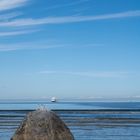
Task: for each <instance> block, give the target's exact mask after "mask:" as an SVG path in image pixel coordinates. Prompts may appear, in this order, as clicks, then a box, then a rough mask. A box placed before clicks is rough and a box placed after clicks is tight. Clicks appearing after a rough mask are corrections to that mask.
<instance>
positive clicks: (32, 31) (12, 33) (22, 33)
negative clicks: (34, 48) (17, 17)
mask: <svg viewBox="0 0 140 140" xmlns="http://www.w3.org/2000/svg"><path fill="white" fill-rule="evenodd" d="M37 31H38V30H27V31H26V30H24V31H12V32H0V37H5V36H16V35H24V34H29V33H34V32H37Z"/></svg>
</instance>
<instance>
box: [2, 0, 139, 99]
mask: <svg viewBox="0 0 140 140" xmlns="http://www.w3.org/2000/svg"><path fill="white" fill-rule="evenodd" d="M139 37H140V0H0V99H27V98H33V99H46V98H50V97H52V96H56V97H57V98H79V99H86V98H87V99H100V98H131V99H133V98H140V86H139V83H140V64H139V61H140V39H139Z"/></svg>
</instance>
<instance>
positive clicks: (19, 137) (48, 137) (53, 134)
mask: <svg viewBox="0 0 140 140" xmlns="http://www.w3.org/2000/svg"><path fill="white" fill-rule="evenodd" d="M11 140H74V137H73V135H72V134H71V132H70V130H69V128H68V127H67V126H66V125H65V123H64V122H63V121H62V120H61V119H60V118H59V117H58V116H57V115H56V114H55V113H54V112H52V111H47V110H36V111H33V112H30V113H29V114H28V115H27V116H26V118H25V120H24V121H23V122H22V124H21V125H20V127H19V128H18V129H17V131H16V132H15V134H14V136H13V137H12V138H11Z"/></svg>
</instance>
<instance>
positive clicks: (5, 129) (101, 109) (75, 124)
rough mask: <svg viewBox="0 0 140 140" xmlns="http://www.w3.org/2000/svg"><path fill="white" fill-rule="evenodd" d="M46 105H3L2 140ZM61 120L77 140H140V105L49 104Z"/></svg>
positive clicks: (0, 115) (0, 129) (5, 103)
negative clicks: (25, 119)
mask: <svg viewBox="0 0 140 140" xmlns="http://www.w3.org/2000/svg"><path fill="white" fill-rule="evenodd" d="M38 103H39V104H43V105H44V103H45V102H28V103H27V102H4V103H2V102H1V104H0V140H9V139H10V138H11V136H12V135H13V134H14V132H15V130H16V129H17V127H18V126H19V124H20V123H21V121H22V120H23V118H24V117H25V115H26V114H27V113H28V112H29V111H31V110H30V109H36V108H37V107H38ZM46 106H47V107H48V108H49V109H54V111H55V112H56V113H57V114H58V115H59V116H60V117H61V118H62V120H63V121H64V122H65V123H66V124H67V125H68V127H69V128H70V130H71V131H72V133H73V135H74V137H75V139H76V140H140V109H139V106H140V103H138V102H137V103H126V102H124V103H122V102H121V103H118V102H117V103H112V102H110V103H109V102H108V103H107V102H102V103H100V102H96V103H95V102H94V103H93V102H61V103H54V104H52V103H50V102H48V103H46Z"/></svg>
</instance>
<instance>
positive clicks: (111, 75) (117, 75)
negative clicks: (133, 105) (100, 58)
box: [39, 71, 132, 78]
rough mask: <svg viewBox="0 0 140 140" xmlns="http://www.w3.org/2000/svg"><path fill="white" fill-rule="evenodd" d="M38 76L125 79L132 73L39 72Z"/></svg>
mask: <svg viewBox="0 0 140 140" xmlns="http://www.w3.org/2000/svg"><path fill="white" fill-rule="evenodd" d="M39 73H40V74H64V75H75V76H85V77H91V78H122V77H126V76H128V75H130V74H132V73H129V72H120V71H118V72H117V71H115V72H114V71H113V72H112V71H111V72H69V71H40V72H39Z"/></svg>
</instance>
